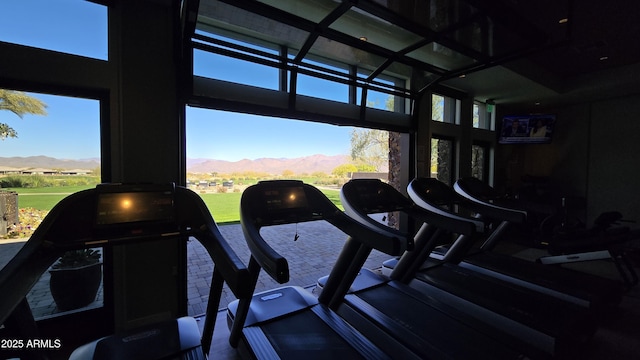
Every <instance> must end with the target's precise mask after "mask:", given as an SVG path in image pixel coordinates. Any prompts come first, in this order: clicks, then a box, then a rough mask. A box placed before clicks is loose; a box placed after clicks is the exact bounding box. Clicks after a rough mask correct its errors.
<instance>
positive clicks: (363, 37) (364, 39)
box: [358, 36, 369, 41]
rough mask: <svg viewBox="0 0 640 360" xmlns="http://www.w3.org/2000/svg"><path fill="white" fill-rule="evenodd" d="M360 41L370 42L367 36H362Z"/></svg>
mask: <svg viewBox="0 0 640 360" xmlns="http://www.w3.org/2000/svg"><path fill="white" fill-rule="evenodd" d="M358 39H360V40H362V41H367V40H369V39H367V37H366V36H360V37H359V38H358Z"/></svg>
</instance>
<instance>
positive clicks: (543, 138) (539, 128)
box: [498, 114, 556, 144]
mask: <svg viewBox="0 0 640 360" xmlns="http://www.w3.org/2000/svg"><path fill="white" fill-rule="evenodd" d="M555 123H556V116H555V115H551V114H535V115H510V116H505V117H504V118H503V119H502V129H501V132H500V137H499V139H498V142H499V143H500V144H548V143H550V142H551V135H552V134H553V128H554V126H555Z"/></svg>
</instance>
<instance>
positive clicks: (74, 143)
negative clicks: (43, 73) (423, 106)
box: [0, 0, 384, 161]
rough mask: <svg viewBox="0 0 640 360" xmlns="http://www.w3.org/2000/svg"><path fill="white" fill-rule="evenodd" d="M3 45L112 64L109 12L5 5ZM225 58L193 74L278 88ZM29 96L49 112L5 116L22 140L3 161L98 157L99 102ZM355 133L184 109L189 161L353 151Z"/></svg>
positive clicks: (25, 2) (336, 90) (70, 1)
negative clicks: (43, 156)
mask: <svg viewBox="0 0 640 360" xmlns="http://www.w3.org/2000/svg"><path fill="white" fill-rule="evenodd" d="M51 14H55V16H51ZM0 41H6V42H12V43H18V44H23V45H29V46H35V47H41V48H46V49H51V50H56V51H63V52H68V53H73V54H78V55H83V56H89V57H94V58H98V59H102V60H107V50H106V49H107V35H106V9H105V8H104V7H102V6H100V5H96V4H92V3H86V2H83V1H79V0H55V1H53V0H2V11H0ZM223 61H225V59H220V58H215V57H212V56H211V55H205V54H196V64H195V65H194V68H195V72H196V73H197V74H201V75H207V76H212V77H215V78H219V79H223V80H232V81H236V82H240V83H249V84H252V85H254V86H263V87H269V86H270V85H269V84H273V83H277V82H275V81H274V79H273V78H272V76H271V73H270V72H269V71H268V70H267V71H265V69H264V68H259V67H258V66H257V65H254V64H248V63H245V64H243V63H238V62H237V61H236V62H230V63H223ZM220 69H224V71H220ZM256 74H259V75H256ZM227 76H230V77H231V78H226V77H227ZM320 89H321V90H320ZM298 90H299V92H300V93H302V94H307V95H312V94H315V95H317V96H319V97H323V98H327V99H332V98H335V99H337V98H345V97H346V88H345V87H344V85H333V84H330V83H328V82H326V81H324V82H323V81H320V80H314V79H305V78H301V79H300V83H299V86H298ZM30 94H31V95H33V96H35V97H37V98H39V99H41V100H42V101H44V102H45V103H46V104H47V112H48V115H47V116H34V115H25V116H24V118H23V119H20V118H19V117H17V116H16V115H15V114H13V113H11V112H8V111H0V122H2V123H7V124H9V125H10V126H11V127H13V128H14V129H15V130H16V131H17V132H18V138H17V139H16V138H9V139H6V140H4V141H0V156H4V157H8V156H35V155H47V156H52V157H56V158H64V159H85V158H97V157H99V156H100V146H99V128H98V127H99V113H98V111H99V103H98V101H95V100H87V99H77V98H69V97H61V96H53V95H43V94H33V93H30ZM381 99H382V97H381ZM380 101H381V103H384V100H378V102H380ZM352 129H353V128H351V127H337V126H333V125H325V124H317V123H311V122H304V121H299V120H288V119H287V120H284V119H274V118H267V117H261V116H253V115H245V114H238V113H227V112H220V111H214V110H205V109H198V108H187V156H188V157H189V158H214V159H221V160H228V161H237V160H240V159H244V158H247V159H257V158H262V157H274V158H282V157H286V158H293V157H300V156H308V155H314V154H325V155H339V154H348V153H349V139H350V133H351V131H352Z"/></svg>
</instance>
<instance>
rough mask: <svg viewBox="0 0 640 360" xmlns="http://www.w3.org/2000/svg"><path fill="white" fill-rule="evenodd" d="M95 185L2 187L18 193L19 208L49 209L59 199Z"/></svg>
mask: <svg viewBox="0 0 640 360" xmlns="http://www.w3.org/2000/svg"><path fill="white" fill-rule="evenodd" d="M94 187H95V186H91V185H84V186H58V187H43V188H15V189H11V188H9V189H3V190H13V191H15V192H17V193H18V207H19V208H34V209H37V210H51V208H52V207H53V206H54V205H55V204H57V203H58V202H59V201H60V200H62V199H63V198H65V197H66V196H68V195H70V194H73V193H75V192H78V191H81V190H85V189H90V188H94Z"/></svg>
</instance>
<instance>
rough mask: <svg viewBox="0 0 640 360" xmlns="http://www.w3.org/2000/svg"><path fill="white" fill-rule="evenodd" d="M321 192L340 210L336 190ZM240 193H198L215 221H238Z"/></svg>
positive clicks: (323, 190)
mask: <svg viewBox="0 0 640 360" xmlns="http://www.w3.org/2000/svg"><path fill="white" fill-rule="evenodd" d="M322 192H323V193H324V194H325V195H326V196H327V197H328V198H329V199H330V200H331V201H332V202H333V203H334V204H336V206H338V207H339V208H340V209H341V210H342V205H341V203H340V195H339V192H338V190H326V189H322ZM241 195H242V194H241V193H222V194H200V196H201V197H202V200H204V203H205V204H206V205H207V207H208V208H209V211H211V214H212V215H213V218H214V220H215V221H216V223H218V224H220V223H229V222H238V221H240V196H241Z"/></svg>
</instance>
